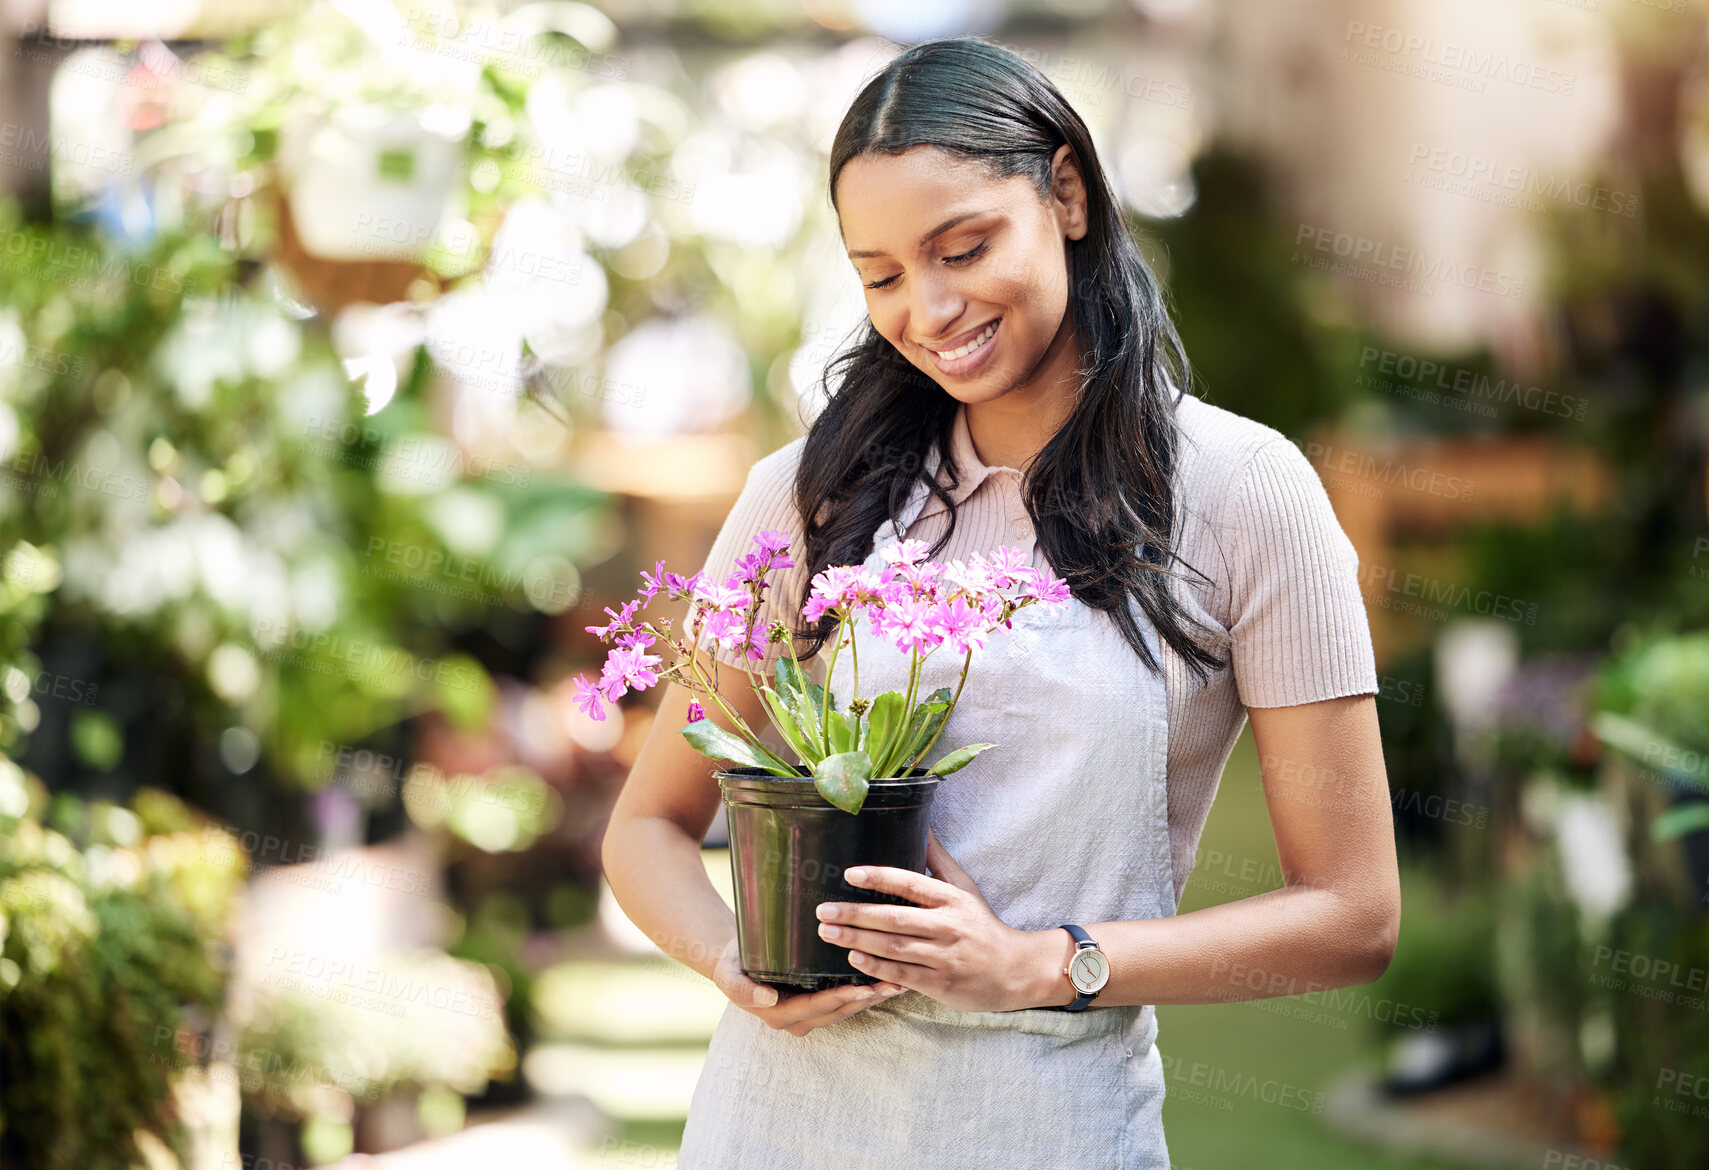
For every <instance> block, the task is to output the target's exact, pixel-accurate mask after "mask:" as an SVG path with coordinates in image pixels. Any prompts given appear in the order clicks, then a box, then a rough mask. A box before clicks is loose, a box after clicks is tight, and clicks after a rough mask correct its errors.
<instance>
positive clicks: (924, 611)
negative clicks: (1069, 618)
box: [574, 531, 1069, 990]
mask: <svg viewBox="0 0 1709 1170" xmlns="http://www.w3.org/2000/svg"><path fill="white" fill-rule="evenodd" d="M754 543H755V545H756V546H757V548H756V551H754V552H752V553H749V554H748V555H747V556H745V557H743V558H742V560H741V561H740V562H739V567H738V569H737V571H736V572H735V573H733V574H732V575H731V576H730V578H729V579H728V580H727V581H726V582H724V583H723V584H722V585H720V584H717V583H715V582H713V581H710V580H708V579H707V578H706V577H705V574H703V573H696V574H695V575H694V576H693V577H691V578H686V579H685V578H683V577H681V576H679V575H677V574H675V573H667V572H665V571H664V562H662V561H661V562H659V563H658V565H657V567H656V571H655V572H654V573H651V574H649V573H646V572H643V573H642V574H641V577H642V580H643V581H644V582H645V584H646V588H645V589H644V590H643V591H642V594H641V596H639V597H636V598H634V599H632V600H630V601H628V602H625V603H624V605H623V607H622V609H621V610H620V611H618V612H613V611H612V610H611V609H609V608H607V610H606V611H605V612H606V613H607V614H609V615H610V616H611V619H612V620H611V622H610V623H609V624H608V625H604V626H589V627H587V628H588V630H589V631H590V632H592V633H595V634H598V635H599V637H600V639H601V641H605V642H614V643H615V644H616V645H617V649H615V650H612V651H611V652H610V653H609V654H608V655H607V657H606V661H605V666H604V669H603V671H602V673H601V675H600V678H599V681H598V682H590V681H589V680H588V679H587V678H586V676H577V678H576V679H575V680H574V682H575V701H576V703H577V704H578V705H579V706H580V707H581V708H582V709H583V710H584V711H585V712H587V714H588V715H590V716H591V717H592V718H595V719H603V718H604V717H605V715H604V709H603V704H604V703H606V702H616V701H617V699H619V698H620V697H622V696H623V695H624V694H625V693H627V691H628V690H629V689H631V688H633V689H635V690H644V689H646V688H648V687H651V686H655V685H657V683H658V682H659V681H660V680H661V679H668V680H670V681H674V682H677V683H679V684H681V685H683V686H686V687H688V688H689V689H691V690H693V691H696V692H698V693H701V694H704V695H705V696H706V697H707V699H708V700H709V701H710V702H711V703H713V704H714V705H715V706H716V707H717V708H718V709H719V710H720V711H722V712H723V713H724V714H725V715H726V717H727V718H728V719H729V721H730V723H731V724H732V725H733V730H730V729H726V728H724V727H722V726H720V725H719V724H717V723H715V722H714V721H712V720H710V719H708V718H706V716H705V709H704V707H702V705H701V703H700V700H699V699H693V700H691V701H690V703H689V722H688V724H687V726H685V727H683V728H682V729H681V735H682V736H683V738H684V739H686V740H688V742H689V743H690V744H692V745H693V746H694V748H695V750H697V751H699V752H701V753H702V754H704V755H707V756H709V757H711V758H713V759H715V760H727V761H731V762H733V763H734V765H735V766H734V767H731V768H726V769H724V770H722V771H719V772H717V773H715V775H716V777H717V780H718V784H719V788H720V790H721V792H722V794H723V800H724V806H725V811H726V813H727V816H728V821H729V830H730V865H731V868H732V871H733V876H734V879H735V890H736V933H737V938H738V940H739V946H740V950H741V955H742V968H743V970H744V971H745V972H747V974H748V976H749V977H750V978H752V979H754V980H755V981H756V982H759V983H766V984H769V985H771V986H776V987H797V988H805V989H807V990H817V989H820V988H823V987H831V986H836V985H838V984H843V983H871V982H874V981H875V980H874V977H873V976H871V975H867V974H863V973H862V972H859V971H857V970H855V969H854V968H853V967H852V966H850V965H849V963H848V953H847V951H846V950H844V949H842V948H839V947H835V946H832V945H831V944H829V943H827V942H824V941H823V940H821V939H820V937H819V933H818V920H817V918H816V917H815V916H814V908H815V907H816V906H817V905H818V904H819V903H820V902H822V901H826V900H828V899H836V900H843V901H862V902H879V901H885V902H895V901H899V899H897V898H896V897H895V896H894V895H889V894H883V893H880V892H877V891H873V890H865V889H860V888H858V887H856V886H853V885H850V884H849V883H848V882H847V881H846V880H845V879H844V877H843V874H844V872H845V871H846V870H847V869H848V868H849V867H850V866H854V865H885V866H896V867H899V868H906V869H912V870H914V871H916V872H920V873H924V872H925V858H926V832H927V822H928V818H929V814H930V810H931V801H932V797H933V795H934V794H935V792H936V785H937V783H938V781H939V779H941V778H942V777H944V776H947V775H949V774H950V773H952V772H954V771H956V770H958V769H960V768H962V767H965V766H966V765H967V764H968V763H969V762H970V761H972V760H973V758H974V757H975V756H977V755H979V753H981V752H983V751H985V750H986V749H987V748H990V747H994V746H996V745H995V744H989V743H975V744H968V745H966V746H964V747H959V748H956V749H955V750H953V751H950V752H947V753H945V754H944V755H943V756H942V757H940V758H939V759H937V760H936V761H935V762H933V763H932V764H930V765H929V766H922V765H921V762H922V761H923V760H924V759H925V757H926V755H927V753H929V752H930V751H931V749H932V747H933V746H934V745H935V744H936V743H937V740H938V737H939V735H941V734H942V732H943V729H944V726H945V724H946V723H947V722H948V721H949V717H950V714H951V713H952V712H953V711H954V710H955V705H956V703H957V701H958V700H959V699H960V697H961V692H962V690H963V688H964V687H965V686H966V683H967V675H968V671H969V669H970V668H971V667H972V664H973V658H974V656H975V654H977V653H978V651H979V650H980V649H981V648H982V647H983V646H984V643H985V639H986V637H988V636H990V635H992V634H999V633H1003V632H1006V631H1007V630H1008V629H1009V628H1010V622H1011V620H1012V618H1013V616H1014V614H1015V613H1016V612H1017V611H1018V610H1020V609H1023V608H1025V607H1026V606H1029V605H1033V604H1035V603H1043V604H1046V605H1061V604H1063V603H1064V602H1065V601H1066V600H1067V599H1068V596H1069V593H1068V586H1067V583H1066V582H1064V581H1062V580H1061V579H1060V578H1057V577H1055V576H1053V575H1052V574H1050V573H1049V572H1040V571H1039V570H1036V569H1034V568H1032V567H1031V566H1029V565H1026V564H1025V563H1024V558H1022V557H1021V555H1020V554H1018V553H1017V552H1016V551H1015V550H1014V549H1010V548H999V549H997V550H996V552H995V553H994V554H993V556H992V558H991V559H990V560H987V559H986V558H985V557H984V556H982V555H980V554H978V553H975V554H974V556H973V558H972V564H971V565H964V564H962V563H961V562H960V561H954V562H951V563H950V564H949V565H948V566H944V565H939V564H937V563H935V562H932V561H927V560H925V559H924V557H925V553H926V548H927V546H926V544H925V542H923V541H919V540H904V541H900V542H896V543H892V544H890V545H888V546H887V547H886V548H885V549H884V550H883V560H884V562H885V567H884V568H883V569H882V570H880V571H878V572H873V571H871V570H869V569H867V568H865V567H864V566H860V565H836V566H832V567H830V568H827V569H825V570H823V571H822V572H820V573H819V574H818V575H816V576H815V577H814V578H813V580H812V583H811V587H810V589H809V596H808V600H807V604H806V605H805V606H803V607H802V611H801V613H802V617H803V618H805V620H807V621H808V622H817V621H819V620H820V619H822V618H823V617H824V616H826V615H827V614H828V615H831V616H832V617H834V618H835V619H836V632H835V636H834V638H833V640H832V645H831V650H830V664H829V666H827V668H826V671H825V677H826V679H827V680H829V679H830V678H831V677H832V670H833V669H834V668H835V666H836V661H837V656H838V655H839V654H840V653H841V652H842V650H843V649H844V647H845V646H846V647H847V648H848V650H849V653H850V654H851V655H853V658H854V662H855V663H857V664H858V663H859V661H860V653H859V648H858V645H857V643H856V638H855V626H856V624H857V623H858V621H859V619H860V618H861V617H863V616H864V617H865V618H867V619H868V622H869V628H870V630H871V632H872V634H873V635H874V636H875V637H879V638H883V639H884V640H885V641H887V642H889V643H890V644H892V645H894V646H895V647H896V648H897V649H898V650H899V651H900V652H901V653H903V654H904V655H907V656H908V660H909V668H908V675H907V687H906V689H905V690H890V691H886V692H884V693H883V694H880V695H877V696H875V697H873V698H871V699H868V698H864V697H862V696H861V695H860V694H859V687H858V678H859V672H858V670H857V671H856V673H855V678H856V680H857V681H856V686H855V691H856V693H854V694H852V695H850V696H849V701H848V703H847V705H846V707H845V706H844V705H843V704H841V703H839V702H838V698H837V696H836V695H835V694H833V693H831V692H830V691H829V690H828V689H827V688H825V687H822V686H819V685H818V684H816V683H814V682H812V681H811V680H810V679H809V678H808V677H807V674H806V672H805V671H804V670H803V669H802V666H801V663H800V660H799V659H798V658H797V657H796V655H795V650H794V644H793V641H792V639H791V638H790V633H789V630H788V628H787V627H786V626H785V624H784V623H783V622H782V621H774V622H772V623H771V625H770V627H769V628H768V629H766V630H765V631H763V633H762V632H761V631H758V630H756V629H755V628H754V621H755V619H754V616H753V615H755V614H757V613H758V612H759V606H760V601H761V598H762V596H763V593H764V590H765V589H766V587H767V584H768V582H767V580H766V577H767V575H768V573H769V572H770V571H771V570H772V569H774V568H788V567H790V566H792V565H794V564H795V562H794V561H792V560H789V559H788V556H787V553H788V550H789V537H788V535H787V534H786V533H782V532H775V531H770V532H762V533H759V534H758V535H757V536H755V537H754ZM661 591H662V592H664V593H666V594H667V595H668V596H669V597H670V598H671V599H673V600H675V599H678V598H688V599H689V600H690V601H691V606H690V610H689V613H688V615H687V618H686V628H685V629H684V630H681V631H678V632H677V635H678V636H675V637H673V636H672V629H671V627H672V621H671V619H669V618H666V619H663V620H661V621H658V622H657V623H654V622H650V621H642V622H640V623H637V622H636V620H635V617H636V612H637V611H638V610H639V609H642V608H644V607H645V606H646V605H647V604H648V603H650V602H651V601H652V600H653V598H654V597H655V596H656V595H657V594H658V593H659V592H661ZM703 638H710V640H712V641H713V642H716V643H717V644H718V645H720V646H722V647H724V648H725V649H733V650H738V651H741V652H742V653H744V654H745V655H746V656H747V657H748V658H749V659H750V660H751V661H758V660H761V659H763V658H764V657H765V655H764V652H763V651H762V650H761V646H762V645H764V644H766V643H769V642H784V643H786V644H787V645H788V649H789V653H788V654H786V655H784V656H783V657H781V658H780V659H779V660H778V662H777V667H776V671H775V673H774V677H773V678H772V679H771V680H770V681H767V680H765V679H762V678H761V677H759V676H758V675H756V674H755V673H754V672H753V670H752V669H751V668H750V669H748V670H747V671H746V675H747V681H748V685H749V686H750V687H752V688H753V689H754V690H755V691H756V692H757V693H758V694H759V695H760V696H761V698H762V699H763V701H764V710H765V712H766V716H767V719H768V720H769V721H770V724H771V726H773V727H774V728H776V730H777V732H778V734H779V735H780V736H781V737H782V739H783V742H784V743H785V744H787V745H788V747H789V749H790V750H791V751H793V753H794V754H795V756H796V757H797V759H796V761H795V762H790V761H787V760H785V759H783V758H781V757H780V756H778V755H777V754H776V753H774V752H773V751H771V750H770V749H769V748H768V747H766V746H765V744H763V743H761V742H760V737H759V735H758V734H756V733H755V731H754V729H753V728H752V727H750V726H749V725H748V723H747V722H746V721H745V720H744V719H743V718H742V716H741V715H740V713H738V712H737V711H736V710H735V709H734V708H733V707H731V706H730V704H729V703H728V702H727V701H726V700H725V697H724V695H723V694H722V693H721V692H720V691H719V688H718V685H717V678H716V674H714V677H713V678H711V679H708V678H707V677H706V674H705V671H704V670H703V668H702V667H701V665H700V663H699V662H698V661H697V659H696V657H695V655H694V653H693V651H692V650H691V647H696V646H700V645H701V644H702V639H703ZM660 642H662V643H664V644H666V645H668V646H669V647H670V648H671V649H672V650H673V651H674V652H675V654H676V656H677V661H676V662H675V663H674V664H672V665H671V666H669V667H666V668H664V669H656V668H657V667H658V666H659V664H660V662H661V661H662V660H661V658H660V656H659V655H655V654H649V653H648V652H647V651H648V649H649V648H650V647H652V646H654V645H655V644H656V643H660ZM944 647H949V648H950V649H951V650H952V651H953V652H955V653H958V654H960V655H961V656H962V667H961V675H960V678H959V679H958V681H957V683H956V688H955V691H954V693H953V694H952V693H951V692H950V688H948V687H940V688H938V689H937V690H935V691H932V692H931V693H929V694H926V695H924V696H921V695H920V694H919V681H920V674H921V671H922V669H923V666H924V663H925V661H926V660H927V659H928V658H929V657H930V656H931V655H932V654H934V653H936V652H937V651H938V650H940V649H942V648H944Z"/></svg>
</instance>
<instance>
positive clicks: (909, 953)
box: [819, 922, 924, 966]
mask: <svg viewBox="0 0 1709 1170" xmlns="http://www.w3.org/2000/svg"><path fill="white" fill-rule="evenodd" d="M819 937H820V938H822V939H824V940H825V941H826V942H828V943H835V944H836V945H837V946H839V947H843V948H845V949H847V950H850V951H865V952H866V953H867V954H869V955H879V956H881V957H883V958H886V959H898V960H900V961H902V962H904V963H908V962H914V963H918V962H919V960H920V958H921V957H922V953H921V950H920V945H921V944H920V943H917V942H915V941H913V939H912V938H910V937H909V936H907V935H901V934H892V933H891V932H889V931H886V930H857V929H855V928H854V927H852V926H833V925H831V924H830V923H829V922H822V923H820V924H819ZM921 965H922V966H923V965H924V964H921Z"/></svg>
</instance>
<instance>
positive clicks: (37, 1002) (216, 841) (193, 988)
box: [0, 760, 244, 1170]
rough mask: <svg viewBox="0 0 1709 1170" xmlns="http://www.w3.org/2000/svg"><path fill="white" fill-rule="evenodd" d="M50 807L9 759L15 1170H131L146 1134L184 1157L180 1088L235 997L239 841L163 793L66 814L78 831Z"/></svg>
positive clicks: (9, 1060) (7, 899)
mask: <svg viewBox="0 0 1709 1170" xmlns="http://www.w3.org/2000/svg"><path fill="white" fill-rule="evenodd" d="M48 807H49V805H48V799H47V794H46V791H45V789H43V788H42V786H41V784H40V782H39V781H37V780H34V779H33V778H26V777H25V775H24V773H23V772H22V771H21V770H20V769H19V768H18V767H17V765H15V764H13V763H11V762H10V761H5V760H0V1161H3V1162H5V1163H6V1164H8V1165H16V1166H30V1167H40V1168H41V1170H107V1168H111V1170H131V1167H133V1166H136V1165H138V1164H139V1163H140V1161H141V1153H140V1151H139V1147H138V1144H137V1136H136V1135H137V1133H138V1132H139V1131H141V1132H146V1133H148V1134H152V1135H154V1136H155V1137H156V1138H158V1139H160V1140H161V1141H162V1142H163V1143H165V1144H166V1146H167V1148H168V1149H171V1150H173V1151H174V1152H175V1153H176V1154H177V1156H179V1157H180V1158H183V1157H184V1154H185V1134H184V1131H183V1129H182V1126H181V1125H180V1123H179V1120H178V1118H177V1115H176V1112H175V1108H174V1105H173V1102H172V1099H171V1095H170V1091H171V1086H170V1082H171V1078H172V1075H173V1073H174V1071H175V1070H176V1069H179V1068H182V1067H187V1066H194V1065H197V1064H200V1063H202V1062H203V1060H204V1059H205V1053H206V1048H205V1044H204V1043H203V1041H204V1039H205V1038H204V1036H203V1035H202V1034H201V1030H200V1028H198V1027H197V1026H196V1021H198V1020H199V1021H201V1022H202V1023H203V1024H205V1023H206V1022H207V1021H209V1020H210V1019H211V1017H212V1016H213V1014H214V1013H215V1012H217V1010H218V1007H219V1004H220V1002H221V1000H222V998H223V996H224V991H225V985H226V980H227V974H228V972H227V966H226V961H225V957H224V950H223V945H222V942H221V939H222V935H223V932H224V929H225V926H226V920H227V918H228V917H229V915H230V914H231V912H232V909H233V907H234V906H235V905H236V900H237V896H238V892H239V889H240V887H241V885H242V881H243V876H244V871H243V869H241V868H233V867H232V866H230V865H229V864H227V859H228V858H229V857H230V856H232V853H231V851H233V850H235V848H236V846H235V842H233V841H232V840H231V839H230V838H229V836H228V835H226V834H224V833H223V831H222V830H219V829H217V828H214V827H212V826H210V825H207V824H205V823H198V821H199V819H198V818H195V817H193V816H192V815H191V814H189V812H188V811H187V810H186V809H185V808H184V806H183V805H181V804H179V803H178V802H177V801H176V800H175V799H174V798H172V797H170V796H168V795H167V794H165V793H162V792H158V791H145V792H142V793H139V794H138V798H137V799H136V800H135V801H133V803H132V807H131V808H130V809H124V808H120V807H117V806H114V805H110V804H105V803H99V802H98V803H90V804H85V803H83V802H81V801H77V800H75V799H74V798H72V799H70V800H66V799H60V800H56V801H55V802H54V804H53V806H52V807H53V811H54V814H55V815H56V817H57V819H58V820H59V822H60V824H61V826H62V828H63V830H64V831H61V828H55V827H52V826H50V825H44V824H43V823H42V822H41V820H40V819H39V817H40V815H41V813H42V812H44V811H45V810H47V809H48ZM222 846H223V849H222ZM238 856H241V855H240V854H239V855H238Z"/></svg>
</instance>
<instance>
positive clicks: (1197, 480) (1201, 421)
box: [1175, 394, 1316, 513]
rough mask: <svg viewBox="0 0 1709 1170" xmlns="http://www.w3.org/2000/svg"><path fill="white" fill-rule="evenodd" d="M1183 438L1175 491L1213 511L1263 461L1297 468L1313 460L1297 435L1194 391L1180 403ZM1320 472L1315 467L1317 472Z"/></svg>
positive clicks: (1193, 505)
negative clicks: (1292, 435)
mask: <svg viewBox="0 0 1709 1170" xmlns="http://www.w3.org/2000/svg"><path fill="white" fill-rule="evenodd" d="M1175 418H1176V422H1177V425H1178V427H1179V429H1180V434H1181V443H1180V444H1179V446H1178V448H1177V453H1176V491H1177V493H1178V494H1179V495H1180V496H1181V498H1182V500H1183V501H1184V502H1186V503H1187V504H1188V505H1189V507H1191V508H1192V509H1193V510H1194V511H1197V512H1200V513H1208V512H1212V511H1216V510H1218V509H1219V508H1220V507H1221V505H1222V504H1225V503H1227V501H1228V497H1229V495H1230V489H1231V488H1235V487H1238V486H1239V485H1240V484H1241V483H1242V481H1243V480H1244V479H1245V478H1246V476H1247V474H1248V473H1249V472H1250V471H1252V470H1253V468H1254V466H1255V465H1256V464H1258V463H1260V462H1261V463H1263V464H1264V465H1265V466H1267V467H1274V466H1281V467H1283V468H1285V469H1286V470H1289V471H1292V472H1295V473H1297V472H1298V471H1299V470H1300V469H1301V468H1304V469H1305V470H1308V471H1310V470H1311V465H1310V463H1309V462H1308V461H1307V459H1306V457H1305V454H1304V453H1303V452H1302V451H1300V449H1299V448H1298V447H1297V446H1295V444H1294V441H1293V440H1292V439H1290V438H1289V437H1288V436H1287V435H1285V434H1283V433H1282V432H1281V431H1279V430H1277V429H1276V428H1275V427H1273V426H1270V425H1268V424H1266V423H1261V422H1259V421H1258V420H1257V419H1254V418H1248V417H1246V416H1245V415H1243V414H1236V413H1235V412H1234V411H1232V410H1228V409H1227V408H1225V407H1221V406H1217V405H1216V404H1215V403H1211V402H1206V401H1205V400H1204V399H1202V398H1196V397H1194V396H1193V395H1191V394H1188V395H1185V396H1184V397H1183V398H1182V399H1181V401H1180V403H1179V404H1178V405H1177V406H1176V408H1175ZM1312 475H1313V477H1314V478H1315V475H1316V473H1315V472H1312Z"/></svg>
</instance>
